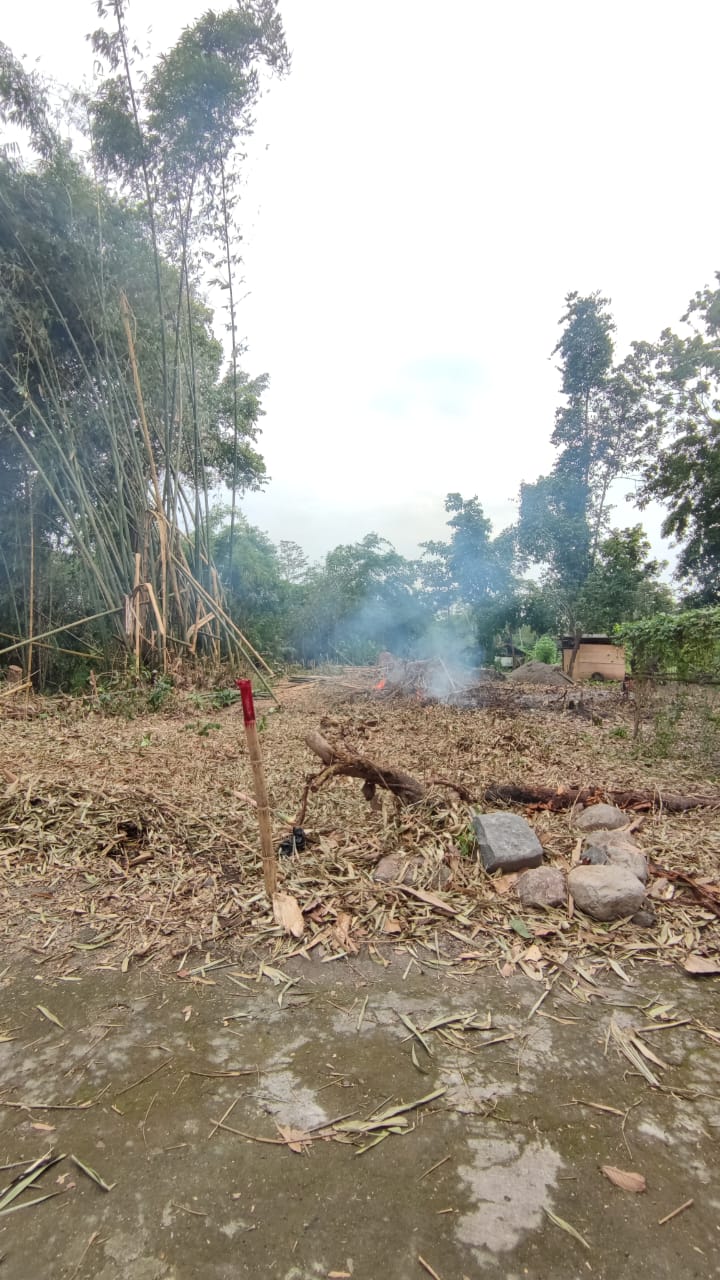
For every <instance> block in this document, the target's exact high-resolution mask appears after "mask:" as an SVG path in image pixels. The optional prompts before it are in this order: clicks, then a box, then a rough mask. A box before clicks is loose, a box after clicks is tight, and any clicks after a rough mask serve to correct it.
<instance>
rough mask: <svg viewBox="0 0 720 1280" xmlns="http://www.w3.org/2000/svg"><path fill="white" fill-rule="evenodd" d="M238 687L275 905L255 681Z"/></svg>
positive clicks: (272, 852)
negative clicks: (256, 712)
mask: <svg viewBox="0 0 720 1280" xmlns="http://www.w3.org/2000/svg"><path fill="white" fill-rule="evenodd" d="M238 683H239V686H240V697H241V698H242V709H243V720H244V722H245V737H246V739H247V744H248V752H249V755H250V766H251V768H252V774H253V785H254V787H255V799H256V800H257V815H258V827H259V828H260V850H261V853H262V862H263V879H264V881H265V892H266V894H267V896H268V898H269V899H270V901H271V902H272V897H273V894H274V893H275V890H276V888H277V859H276V857H275V846H274V844H273V838H272V825H271V821H270V804H269V802H268V793H267V783H266V781H265V770H264V768H263V762H262V752H261V750H260V739H259V737H258V731H257V724H256V722H255V705H254V703H253V694H252V681H250V680H240V681H238Z"/></svg>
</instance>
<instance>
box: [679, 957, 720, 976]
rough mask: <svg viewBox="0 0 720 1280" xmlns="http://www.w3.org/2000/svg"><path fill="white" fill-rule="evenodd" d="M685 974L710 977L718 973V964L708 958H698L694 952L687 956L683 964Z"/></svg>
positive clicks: (719, 966)
mask: <svg viewBox="0 0 720 1280" xmlns="http://www.w3.org/2000/svg"><path fill="white" fill-rule="evenodd" d="M683 969H684V970H685V972H686V973H692V974H694V975H696V976H697V977H701V976H706V975H707V976H708V977H710V976H712V975H713V974H717V973H720V963H718V961H717V960H711V959H710V957H709V956H700V955H698V954H697V953H696V952H695V953H693V954H692V955H689V956H688V957H687V959H686V960H685V963H684V964H683Z"/></svg>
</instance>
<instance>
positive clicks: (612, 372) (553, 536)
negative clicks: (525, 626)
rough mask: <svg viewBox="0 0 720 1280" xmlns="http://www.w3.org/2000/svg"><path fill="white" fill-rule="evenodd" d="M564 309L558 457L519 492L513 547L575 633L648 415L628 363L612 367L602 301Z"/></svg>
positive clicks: (575, 297) (577, 300) (593, 297)
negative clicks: (622, 478)
mask: <svg viewBox="0 0 720 1280" xmlns="http://www.w3.org/2000/svg"><path fill="white" fill-rule="evenodd" d="M565 301H566V311H565V313H564V315H563V316H562V318H561V321H560V323H561V324H562V325H564V329H563V333H562V335H561V337H560V340H559V342H558V344H557V346H556V347H555V350H554V352H553V354H559V356H560V372H561V374H562V383H561V387H562V393H563V395H564V397H565V403H564V404H563V405H561V406H560V407H559V408H558V410H557V412H556V415H555V428H554V431H553V434H552V437H551V440H552V443H553V444H554V445H555V447H556V448H557V449H558V455H557V458H556V460H555V463H554V465H553V468H552V470H551V472H550V473H549V475H546V476H540V477H539V478H538V480H536V481H534V482H533V483H530V484H523V485H521V487H520V504H519V505H520V510H519V519H518V526H517V541H518V550H519V552H520V555H521V557H523V558H524V559H525V560H526V561H531V562H534V563H536V564H542V565H543V566H544V568H545V581H546V584H547V585H548V586H549V587H552V588H553V590H554V592H555V594H556V595H557V596H558V598H559V599H561V600H562V614H563V616H564V620H565V625H567V626H570V627H574V626H575V625H576V621H577V618H576V613H577V607H576V606H577V601H578V597H579V594H580V592H581V590H582V587H583V584H584V582H585V581H586V579H587V577H588V575H589V574H590V573H591V571H592V568H593V565H594V563H595V560H596V558H597V555H598V548H599V545H600V542H601V539H602V537H603V534H604V533H605V532H606V530H607V523H608V515H609V510H610V508H609V506H608V498H609V492H610V486H611V484H612V482H613V480H615V479H616V478H617V477H618V476H619V475H620V474H621V473H622V471H623V469H624V468H625V467H626V466H627V465H628V464H629V461H630V459H631V457H632V456H633V453H634V451H635V449H636V443H637V440H638V439H639V437H640V436H641V434H642V432H643V431H644V430H645V429H646V426H647V421H648V412H647V407H646V405H645V402H644V398H643V394H642V389H641V388H640V387H639V386H638V383H637V377H636V368H635V363H636V362H635V357H634V356H633V355H631V356H630V357H629V358H628V359H627V360H626V361H624V362H623V363H622V364H620V365H618V366H614V365H613V353H614V347H613V338H612V334H613V331H614V328H615V325H614V322H613V320H612V317H611V316H610V313H609V310H608V307H609V302H608V299H607V298H603V297H602V296H601V295H600V294H599V293H593V294H590V295H588V296H587V297H580V295H579V294H577V293H569V294H568V295H567V297H566V299H565Z"/></svg>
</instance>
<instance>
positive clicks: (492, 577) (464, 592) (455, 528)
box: [420, 493, 513, 611]
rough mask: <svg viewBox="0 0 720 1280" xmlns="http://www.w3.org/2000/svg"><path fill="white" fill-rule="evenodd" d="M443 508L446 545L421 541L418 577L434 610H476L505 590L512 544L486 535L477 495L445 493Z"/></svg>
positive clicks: (486, 525) (487, 523) (489, 525)
mask: <svg viewBox="0 0 720 1280" xmlns="http://www.w3.org/2000/svg"><path fill="white" fill-rule="evenodd" d="M445 510H446V511H447V512H448V513H449V514H450V519H449V520H448V522H447V523H448V527H449V528H450V530H451V536H450V540H449V542H437V541H436V542H424V543H422V544H421V545H422V548H423V550H424V552H425V554H424V556H423V559H422V561H421V565H420V567H421V573H422V576H423V580H424V583H425V586H426V590H427V591H428V593H429V596H430V598H431V600H432V604H433V607H434V608H435V609H436V610H443V609H444V610H449V609H452V608H453V606H456V605H467V606H469V607H470V608H471V609H473V610H476V611H477V610H479V609H481V608H482V607H483V606H484V605H486V604H487V603H488V602H489V601H491V600H492V599H494V598H495V597H496V596H498V595H499V594H500V593H501V592H503V591H504V590H506V589H507V587H508V585H509V583H510V579H511V575H512V554H513V548H512V542H511V541H508V540H507V539H506V538H503V536H502V535H500V536H499V537H496V538H493V537H492V522H491V521H490V520H489V519H488V518H487V516H486V515H485V512H484V511H483V508H482V506H481V504H480V503H479V502H478V498H477V494H476V495H475V496H474V497H472V498H467V499H465V498H463V497H462V495H461V494H459V493H449V494H448V495H447V498H446V499H445Z"/></svg>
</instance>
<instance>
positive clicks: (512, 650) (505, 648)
mask: <svg viewBox="0 0 720 1280" xmlns="http://www.w3.org/2000/svg"><path fill="white" fill-rule="evenodd" d="M530 656H531V655H530V652H529V651H528V650H527V649H525V648H524V647H523V646H522V645H521V644H498V645H496V646H495V659H496V661H497V662H498V664H499V665H500V666H501V667H502V668H503V670H510V669H511V668H514V667H520V666H522V664H523V662H527V660H528V658H529V657H530Z"/></svg>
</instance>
